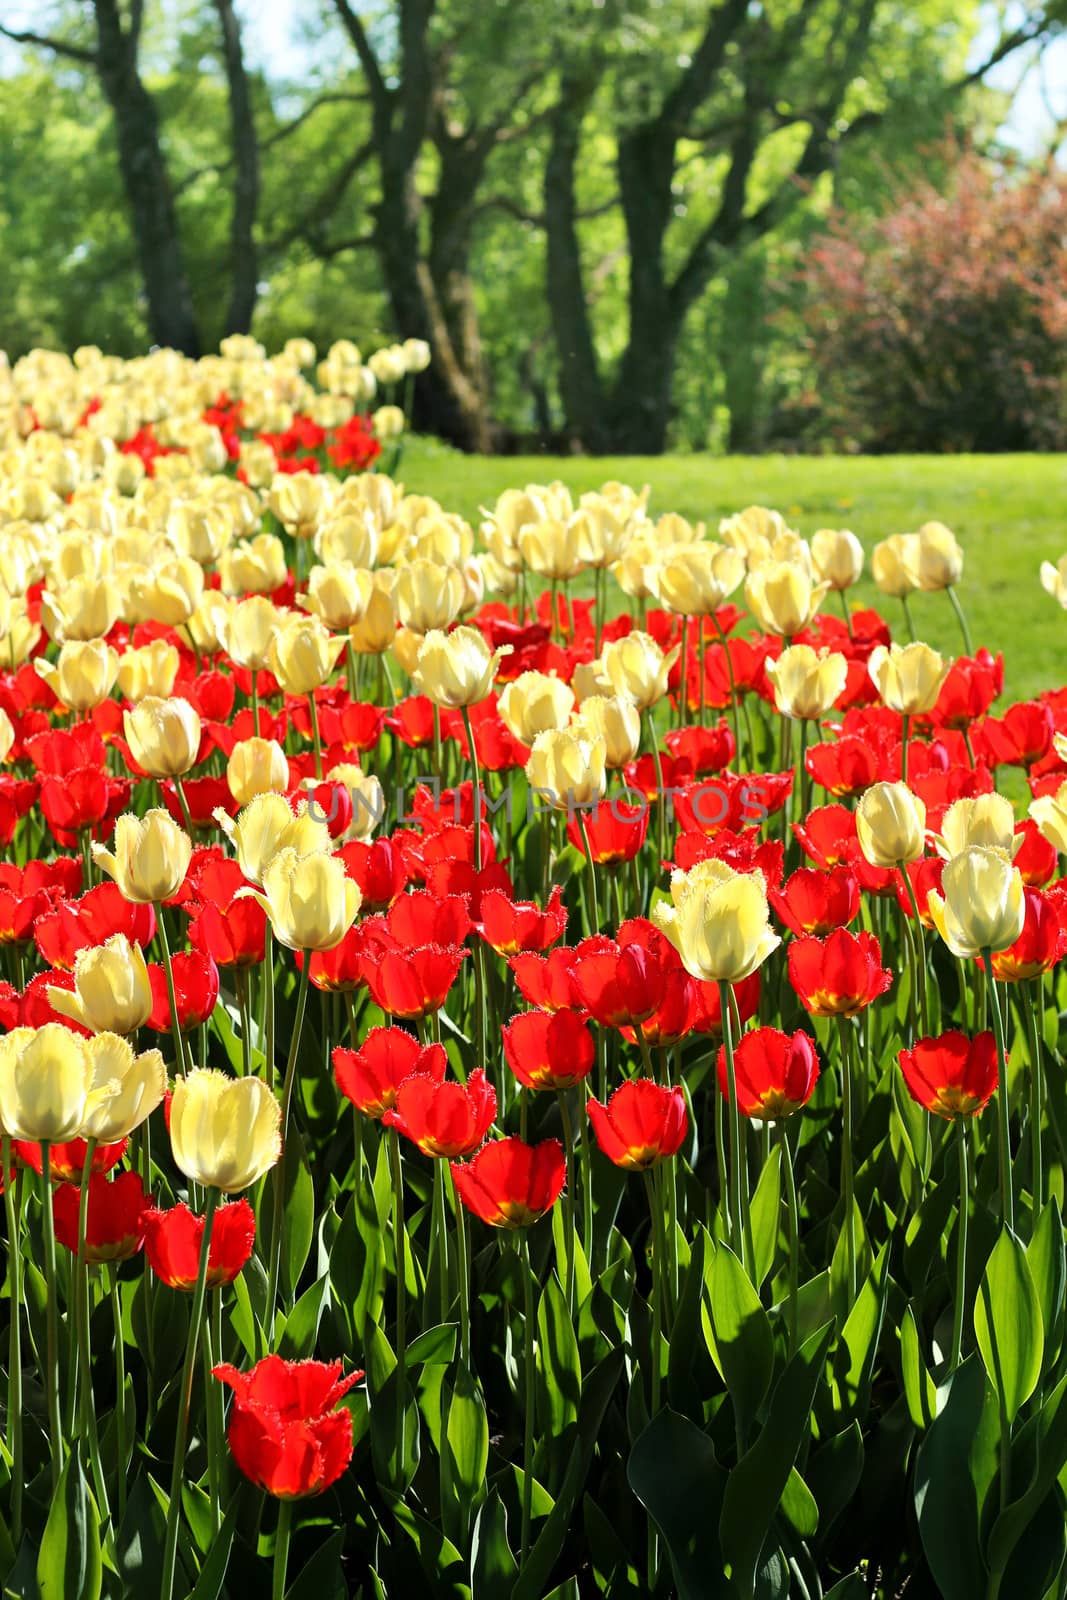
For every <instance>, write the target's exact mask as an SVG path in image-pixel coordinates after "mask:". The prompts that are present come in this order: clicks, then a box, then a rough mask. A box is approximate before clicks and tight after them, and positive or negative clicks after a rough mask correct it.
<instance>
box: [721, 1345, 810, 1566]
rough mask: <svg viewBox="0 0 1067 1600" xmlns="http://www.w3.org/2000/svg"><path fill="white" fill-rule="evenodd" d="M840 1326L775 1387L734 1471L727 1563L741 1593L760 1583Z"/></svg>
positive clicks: (727, 1503) (803, 1352)
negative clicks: (767, 1549) (761, 1423)
mask: <svg viewBox="0 0 1067 1600" xmlns="http://www.w3.org/2000/svg"><path fill="white" fill-rule="evenodd" d="M833 1331H834V1325H833V1323H832V1322H828V1323H827V1324H826V1327H825V1328H822V1329H820V1330H819V1331H818V1332H816V1333H813V1334H812V1335H811V1336H810V1338H808V1339H806V1340H805V1341H804V1343H803V1344H802V1345H801V1347H800V1349H799V1350H798V1351H797V1353H796V1355H795V1356H794V1357H793V1358H792V1360H791V1361H790V1363H789V1365H788V1366H787V1367H786V1369H785V1371H784V1372H783V1373H782V1376H781V1377H780V1378H779V1380H778V1382H777V1383H776V1384H775V1387H774V1393H773V1395H772V1396H771V1403H770V1406H769V1408H768V1412H767V1420H766V1423H765V1424H764V1426H763V1428H762V1429H761V1430H760V1433H759V1437H758V1438H757V1439H756V1442H755V1444H753V1445H752V1447H751V1449H749V1450H747V1451H746V1452H745V1454H744V1455H743V1456H742V1457H741V1459H740V1461H739V1462H738V1463H737V1465H736V1467H734V1469H733V1471H732V1472H731V1473H730V1476H729V1479H728V1481H727V1484H726V1493H725V1495H724V1496H723V1504H722V1512H721V1514H720V1517H719V1542H720V1544H721V1546H722V1553H723V1560H724V1563H725V1565H726V1570H727V1573H728V1574H729V1576H730V1577H731V1578H732V1579H733V1582H734V1586H735V1588H736V1590H737V1592H738V1593H740V1594H749V1593H750V1592H751V1590H752V1586H753V1584H754V1583H755V1577H756V1568H757V1566H758V1564H759V1558H760V1552H761V1551H762V1549H763V1545H764V1541H765V1540H766V1538H767V1534H768V1532H769V1530H770V1527H771V1523H772V1522H773V1520H774V1515H775V1513H776V1511H777V1510H778V1506H779V1504H780V1502H781V1499H782V1495H783V1494H784V1493H785V1489H786V1485H787V1483H788V1482H789V1474H790V1472H791V1471H792V1468H793V1464H794V1462H795V1461H796V1458H797V1453H798V1451H799V1449H800V1446H801V1443H802V1442H803V1440H804V1438H805V1436H806V1435H807V1433H808V1431H809V1429H810V1427H811V1406H812V1401H813V1400H814V1398H815V1389H816V1386H817V1385H818V1382H819V1378H820V1376H821V1375H822V1369H823V1363H824V1362H825V1360H826V1352H827V1350H828V1349H829V1347H830V1340H831V1338H832V1337H833Z"/></svg>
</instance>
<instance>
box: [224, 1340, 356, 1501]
mask: <svg viewBox="0 0 1067 1600" xmlns="http://www.w3.org/2000/svg"><path fill="white" fill-rule="evenodd" d="M212 1371H213V1373H214V1375H215V1377H216V1378H218V1379H219V1381H220V1382H221V1383H228V1384H229V1385H230V1388H231V1389H232V1390H233V1392H234V1406H233V1411H232V1413H231V1416H230V1426H229V1429H228V1431H227V1434H226V1438H227V1442H228V1443H229V1446H230V1452H231V1454H232V1455H233V1459H234V1460H235V1461H236V1463H237V1465H238V1466H239V1467H240V1469H241V1471H242V1472H243V1473H244V1475H245V1477H246V1478H249V1479H250V1480H251V1481H252V1482H253V1483H255V1484H257V1485H258V1486H259V1487H260V1488H261V1489H265V1490H266V1491H267V1493H268V1494H272V1495H274V1496H275V1498H276V1499H279V1500H302V1499H304V1498H306V1497H307V1496H308V1495H313V1494H321V1493H322V1492H323V1490H324V1489H328V1488H329V1487H330V1485H331V1484H332V1483H336V1481H337V1479H338V1478H339V1477H340V1476H341V1474H342V1473H343V1472H344V1470H345V1468H346V1467H347V1466H348V1463H349V1462H350V1461H351V1459H352V1415H351V1412H349V1411H348V1410H346V1409H345V1408H344V1407H342V1408H341V1409H340V1410H338V1409H337V1405H338V1401H339V1400H341V1399H342V1397H343V1396H344V1395H346V1394H347V1393H348V1391H349V1389H351V1387H352V1385H353V1384H355V1383H358V1382H359V1380H360V1378H362V1376H363V1373H362V1372H350V1373H349V1374H348V1376H347V1377H344V1378H342V1377H341V1363H340V1362H339V1361H331V1362H329V1363H327V1362H323V1361H284V1360H283V1359H282V1357H281V1356H265V1357H264V1359H263V1360H262V1361H260V1362H257V1364H256V1365H255V1366H254V1367H253V1368H252V1369H251V1371H250V1372H239V1371H238V1370H237V1368H236V1367H231V1366H228V1365H226V1364H223V1365H222V1366H218V1367H213V1368H212Z"/></svg>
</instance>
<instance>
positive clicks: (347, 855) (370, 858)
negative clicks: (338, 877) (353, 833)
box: [337, 839, 408, 911]
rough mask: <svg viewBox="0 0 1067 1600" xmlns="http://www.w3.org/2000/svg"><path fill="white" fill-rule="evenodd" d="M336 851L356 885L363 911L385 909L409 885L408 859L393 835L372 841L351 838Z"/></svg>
mask: <svg viewBox="0 0 1067 1600" xmlns="http://www.w3.org/2000/svg"><path fill="white" fill-rule="evenodd" d="M337 853H338V855H339V856H340V857H341V860H342V861H343V862H344V864H345V872H346V873H347V874H348V876H349V877H350V878H351V879H352V881H353V882H354V883H357V884H358V885H359V888H360V891H361V893H362V895H363V909H364V911H384V910H386V909H387V908H388V907H389V906H391V905H392V903H393V901H394V900H395V899H396V897H397V895H400V894H403V892H404V890H405V889H406V888H407V886H408V869H407V863H406V861H405V860H404V855H403V852H402V851H401V849H400V847H399V846H398V845H397V844H396V843H395V842H394V841H393V840H392V839H375V840H374V842H373V844H364V843H363V842H362V841H361V840H359V839H351V840H349V842H348V843H347V844H344V845H342V846H341V848H340V850H339V851H338V852H337Z"/></svg>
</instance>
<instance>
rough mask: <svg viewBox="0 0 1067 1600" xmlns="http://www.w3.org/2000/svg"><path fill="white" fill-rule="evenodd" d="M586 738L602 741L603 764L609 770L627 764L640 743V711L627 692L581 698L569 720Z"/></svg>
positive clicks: (574, 728) (572, 727)
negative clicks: (573, 715)
mask: <svg viewBox="0 0 1067 1600" xmlns="http://www.w3.org/2000/svg"><path fill="white" fill-rule="evenodd" d="M571 729H572V731H575V732H576V731H578V730H581V731H582V732H584V733H585V735H586V737H587V738H589V739H602V740H603V741H604V765H605V766H606V767H608V768H609V769H610V770H611V771H612V772H615V771H617V770H618V769H619V768H620V767H624V766H626V764H627V762H628V761H632V760H633V759H634V757H635V756H636V755H637V751H638V749H639V747H640V744H641V713H640V712H639V711H638V709H637V707H636V705H635V704H634V702H633V701H632V700H631V698H630V696H629V695H625V694H619V695H601V694H593V695H590V696H589V698H588V699H586V700H583V701H582V704H581V708H580V710H579V711H578V714H577V716H576V717H575V718H574V721H573V722H572V723H571Z"/></svg>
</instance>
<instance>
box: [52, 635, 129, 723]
mask: <svg viewBox="0 0 1067 1600" xmlns="http://www.w3.org/2000/svg"><path fill="white" fill-rule="evenodd" d="M34 666H35V667H36V670H37V674H38V676H39V677H41V678H43V679H44V681H45V683H47V685H48V687H49V688H50V689H51V691H52V693H53V694H54V695H55V696H56V698H57V700H60V701H61V702H62V703H63V705H65V706H66V707H67V709H68V710H70V711H92V710H93V709H94V708H95V707H96V706H98V705H101V704H102V703H103V702H104V701H105V700H106V699H107V697H108V695H109V694H110V693H111V691H112V689H113V688H114V685H115V679H116V677H117V675H118V672H119V658H118V656H117V655H116V653H115V651H114V650H112V648H111V646H110V645H109V644H105V643H104V641H103V640H102V639H93V640H90V641H88V642H85V643H82V642H80V641H73V640H72V641H71V642H70V643H69V644H65V645H64V646H63V647H62V649H61V650H60V652H59V657H58V659H57V661H56V663H55V665H54V666H50V665H49V663H48V662H47V661H41V660H38V661H36V662H35V663H34Z"/></svg>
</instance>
